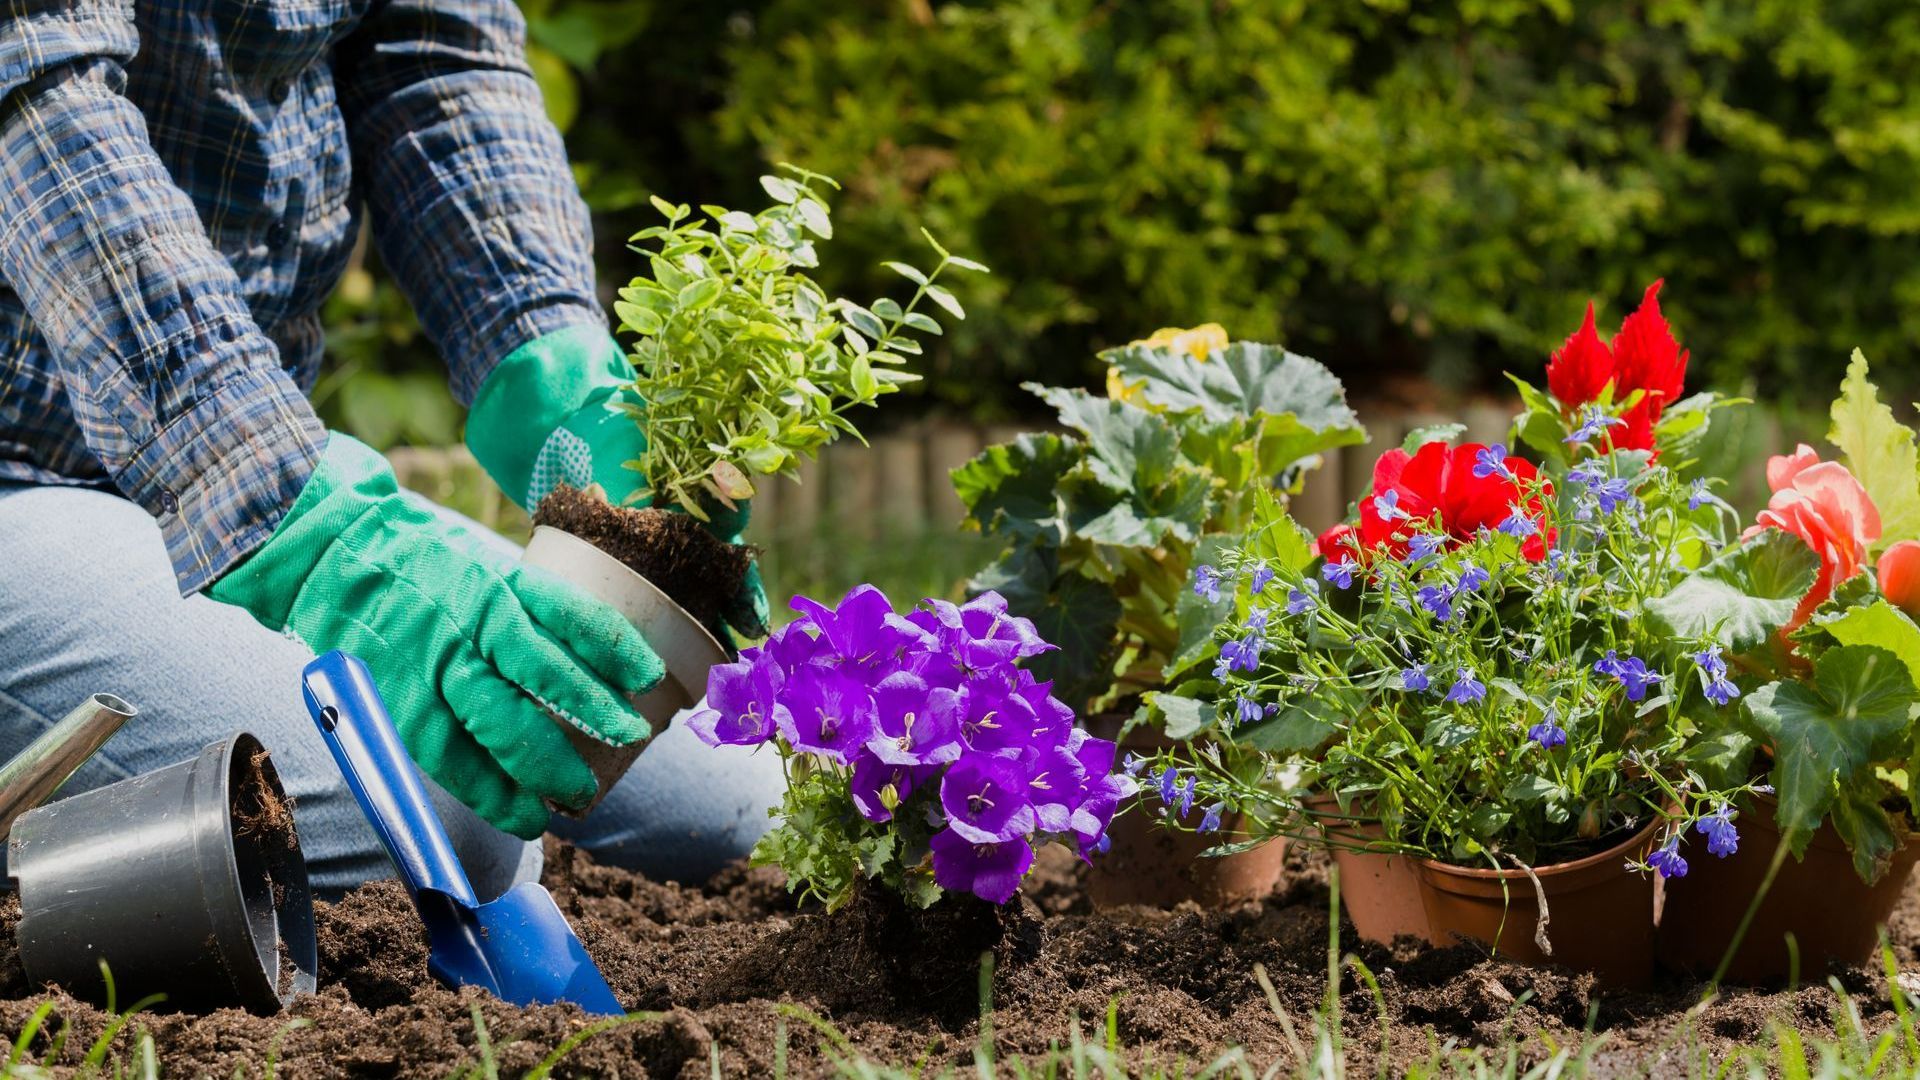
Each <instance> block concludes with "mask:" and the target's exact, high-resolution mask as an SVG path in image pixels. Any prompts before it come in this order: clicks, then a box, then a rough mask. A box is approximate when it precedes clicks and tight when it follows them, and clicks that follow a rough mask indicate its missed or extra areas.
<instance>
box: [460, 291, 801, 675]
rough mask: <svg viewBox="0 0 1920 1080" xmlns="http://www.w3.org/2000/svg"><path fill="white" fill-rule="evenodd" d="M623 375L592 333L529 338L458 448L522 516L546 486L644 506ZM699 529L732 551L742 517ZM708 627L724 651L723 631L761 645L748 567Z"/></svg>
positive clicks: (473, 415)
mask: <svg viewBox="0 0 1920 1080" xmlns="http://www.w3.org/2000/svg"><path fill="white" fill-rule="evenodd" d="M632 382H633V369H632V368H631V367H630V366H629V365H628V363H627V357H626V353H625V352H624V351H623V350H622V349H621V348H620V343H619V342H617V341H615V340H614V339H613V337H612V336H611V335H609V334H608V333H607V331H606V329H605V328H603V327H600V326H587V325H581V326H570V327H568V328H566V329H564V330H556V331H554V332H552V333H550V334H546V335H544V336H542V337H538V338H535V339H534V340H532V341H530V342H528V343H527V344H525V345H522V346H520V347H519V348H518V349H515V350H514V351H513V352H512V353H510V354H508V356H507V358H506V359H505V360H502V361H500V365H499V366H498V367H496V368H494V369H493V372H492V373H491V374H489V375H488V376H487V380H486V381H485V382H484V383H482V384H481V385H480V391H479V393H477V394H475V395H474V399H473V408H472V410H471V411H470V412H469V413H468V414H467V446H468V447H469V448H470V449H472V451H473V456H474V458H475V459H476V460H478V461H479V462H480V464H481V466H482V467H483V468H485V469H486V470H487V475H489V476H491V477H493V479H494V482H495V483H497V484H499V485H500V489H501V490H502V491H504V492H506V493H507V497H508V498H510V499H512V500H513V501H514V502H516V503H519V504H520V506H522V507H524V508H525V509H526V510H527V511H529V512H531V511H532V510H533V508H534V507H536V506H538V505H540V500H541V499H543V498H545V497H546V494H547V492H549V491H551V490H553V488H554V486H555V485H556V484H562V483H564V484H567V485H568V486H570V487H576V488H582V489H584V488H586V487H587V486H588V485H590V484H599V485H600V488H601V490H603V491H605V492H606V493H607V501H608V502H611V503H612V504H614V505H615V506H634V505H639V506H644V505H646V502H647V500H646V499H645V498H644V497H636V496H638V493H639V492H640V490H641V489H642V488H643V487H644V486H645V484H646V478H645V476H643V475H642V474H641V473H640V472H639V471H638V470H637V469H633V468H629V467H628V466H627V463H628V462H634V463H635V464H638V463H639V462H640V461H641V460H642V459H644V457H645V456H646V452H647V436H646V432H645V431H643V430H642V429H641V427H640V425H639V424H638V423H636V422H635V417H634V415H633V414H632V413H630V412H628V411H626V409H625V408H622V406H626V407H629V408H639V407H640V406H641V405H642V402H641V400H640V396H639V395H638V394H636V393H634V392H633V388H632V385H631V384H632ZM712 509H713V513H712V514H711V517H712V520H711V521H709V522H708V528H710V529H712V530H713V533H714V535H716V536H718V537H720V538H721V539H723V540H726V541H727V542H728V543H732V544H737V543H739V542H740V534H741V533H742V532H744V531H745V530H746V527H747V521H748V519H749V516H750V510H749V508H748V505H747V503H746V502H745V501H744V500H742V501H741V502H740V503H739V504H738V508H737V509H735V510H728V509H726V508H725V507H715V508H712ZM721 618H722V620H723V622H724V623H725V625H724V626H713V627H709V629H711V630H712V631H713V632H714V636H715V637H717V638H719V639H720V640H721V642H722V643H724V644H727V645H729V646H731V644H732V637H731V636H730V635H729V634H728V633H727V629H728V628H729V627H731V628H732V630H733V631H734V633H736V634H738V635H740V636H741V637H744V638H759V637H765V636H766V633H767V593H766V589H765V588H764V587H763V586H762V585H761V583H760V568H759V566H757V565H755V566H750V567H749V568H748V570H747V579H746V581H745V583H744V584H743V585H742V587H741V590H740V594H739V595H738V596H736V597H735V598H734V601H733V603H732V604H731V605H730V606H729V607H728V608H727V610H726V611H725V612H723V613H722V615H721Z"/></svg>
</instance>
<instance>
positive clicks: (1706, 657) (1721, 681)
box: [1693, 644, 1740, 705]
mask: <svg viewBox="0 0 1920 1080" xmlns="http://www.w3.org/2000/svg"><path fill="white" fill-rule="evenodd" d="M1693 662H1694V663H1695V664H1697V665H1699V667H1700V678H1701V682H1702V684H1703V685H1704V686H1705V687H1706V695H1707V700H1708V701H1711V702H1713V703H1714V704H1715V705H1725V704H1728V703H1729V702H1731V701H1733V700H1735V699H1736V698H1738V697H1739V696H1740V688H1739V687H1738V686H1735V685H1734V684H1733V681H1732V680H1731V679H1728V678H1727V661H1726V659H1725V658H1724V657H1722V656H1721V655H1720V646H1719V645H1718V644H1713V645H1709V646H1707V647H1706V648H1705V649H1704V650H1702V651H1700V652H1697V653H1694V654H1693Z"/></svg>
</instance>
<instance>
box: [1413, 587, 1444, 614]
mask: <svg viewBox="0 0 1920 1080" xmlns="http://www.w3.org/2000/svg"><path fill="white" fill-rule="evenodd" d="M1413 598H1414V599H1415V600H1416V601H1418V602H1419V604H1420V606H1421V607H1423V608H1425V609H1426V610H1427V614H1429V615H1432V616H1433V617H1434V620H1435V621H1436V622H1443V623H1444V622H1451V621H1453V590H1451V589H1448V588H1446V587H1444V586H1441V585H1422V586H1420V588H1419V590H1418V591H1417V592H1415V593H1414V594H1413Z"/></svg>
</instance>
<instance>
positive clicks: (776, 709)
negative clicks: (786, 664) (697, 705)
mask: <svg viewBox="0 0 1920 1080" xmlns="http://www.w3.org/2000/svg"><path fill="white" fill-rule="evenodd" d="M785 681H786V675H785V674H784V673H783V672H781V670H780V665H779V664H778V663H776V662H775V661H774V659H773V657H772V656H770V655H768V654H767V652H766V651H765V650H760V651H756V652H754V654H753V656H752V657H751V658H749V657H748V656H747V654H746V653H745V652H742V653H741V655H740V659H739V660H738V661H735V662H734V663H731V664H719V665H716V666H715V667H713V668H712V669H711V670H709V671H708V672H707V701H706V707H704V708H702V709H700V710H699V711H697V712H695V713H694V714H693V715H692V716H689V717H687V726H688V727H689V728H691V729H693V733H694V735H695V736H696V737H697V738H698V739H699V740H700V741H701V742H703V743H706V744H707V745H708V746H722V745H733V746H756V745H758V744H760V743H763V742H766V741H767V740H768V739H771V738H773V733H774V730H775V725H776V724H777V723H778V722H779V720H780V719H781V718H783V717H784V718H785V719H786V720H788V721H789V722H791V720H792V715H791V714H790V713H788V711H787V707H786V706H785V705H783V704H781V702H780V700H779V697H780V687H781V684H782V683H784V682H785Z"/></svg>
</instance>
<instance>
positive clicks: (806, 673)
mask: <svg viewBox="0 0 1920 1080" xmlns="http://www.w3.org/2000/svg"><path fill="white" fill-rule="evenodd" d="M788 679H789V684H788V691H789V692H788V694H787V702H788V704H787V709H788V713H787V715H786V716H784V717H781V716H775V717H774V720H775V722H776V724H777V726H778V728H779V731H780V736H781V738H784V739H785V740H787V745H788V746H791V747H793V748H794V749H795V750H799V751H802V752H804V753H809V754H819V755H821V756H823V757H826V758H829V759H831V760H833V761H837V762H839V763H841V764H843V765H844V764H846V763H847V761H848V756H849V755H850V754H852V753H853V751H854V750H855V749H857V748H858V747H860V746H862V745H864V744H865V743H866V741H867V739H868V738H869V737H871V736H872V735H873V697H872V696H871V695H869V694H868V693H867V688H866V687H865V686H863V685H861V684H860V682H859V680H857V679H855V678H853V677H852V676H850V675H848V674H847V673H846V672H844V671H842V670H841V669H839V668H833V667H828V666H826V665H825V664H819V663H814V664H808V665H807V666H805V667H803V668H801V669H799V670H798V671H795V672H793V673H792V674H791V675H789V676H788Z"/></svg>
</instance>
